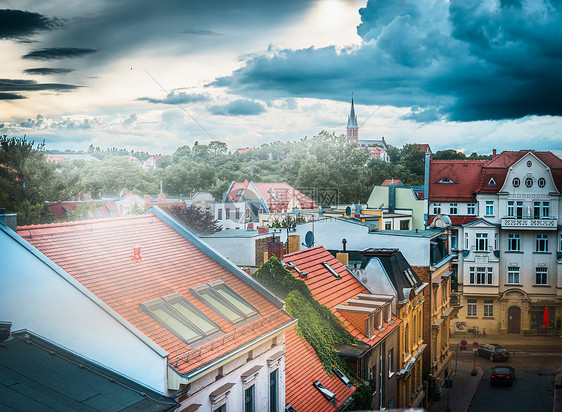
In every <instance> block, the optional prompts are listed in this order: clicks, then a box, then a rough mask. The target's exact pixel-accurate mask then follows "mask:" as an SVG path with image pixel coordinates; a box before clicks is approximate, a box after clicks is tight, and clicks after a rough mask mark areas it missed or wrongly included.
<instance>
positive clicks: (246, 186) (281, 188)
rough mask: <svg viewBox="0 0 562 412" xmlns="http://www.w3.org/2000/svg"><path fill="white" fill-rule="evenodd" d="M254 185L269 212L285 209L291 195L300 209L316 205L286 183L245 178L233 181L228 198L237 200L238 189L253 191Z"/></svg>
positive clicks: (238, 199)
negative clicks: (255, 180)
mask: <svg viewBox="0 0 562 412" xmlns="http://www.w3.org/2000/svg"><path fill="white" fill-rule="evenodd" d="M254 187H255V190H257V191H258V193H257V195H259V196H260V197H261V198H262V199H263V200H264V201H265V203H266V204H267V207H268V209H269V211H270V212H281V211H282V210H284V211H287V208H288V206H289V203H290V202H291V199H293V197H296V198H297V200H298V201H299V203H300V204H301V209H315V208H317V207H318V205H317V204H316V202H314V200H312V199H311V198H309V197H308V196H306V195H304V194H303V193H301V192H300V191H298V190H296V189H295V188H293V187H292V186H291V185H290V184H288V183H263V182H260V183H254V182H248V181H247V180H246V181H245V182H233V183H232V185H231V188H230V191H229V192H228V200H230V201H232V202H239V201H241V200H242V196H241V195H239V194H238V193H239V192H240V189H242V190H244V191H246V190H249V191H254ZM245 197H246V198H248V199H249V198H253V197H249V196H248V194H247V193H246V194H245Z"/></svg>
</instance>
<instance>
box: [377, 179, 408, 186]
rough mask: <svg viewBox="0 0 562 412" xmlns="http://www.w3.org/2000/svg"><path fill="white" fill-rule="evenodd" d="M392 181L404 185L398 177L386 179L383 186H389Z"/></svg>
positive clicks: (396, 184)
mask: <svg viewBox="0 0 562 412" xmlns="http://www.w3.org/2000/svg"><path fill="white" fill-rule="evenodd" d="M391 183H394V185H395V186H398V185H399V184H402V185H404V184H403V183H402V181H401V180H398V179H386V180H385V181H384V182H382V184H381V186H385V187H386V186H389V185H390V184H391Z"/></svg>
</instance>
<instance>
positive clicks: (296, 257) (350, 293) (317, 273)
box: [283, 246, 401, 345]
mask: <svg viewBox="0 0 562 412" xmlns="http://www.w3.org/2000/svg"><path fill="white" fill-rule="evenodd" d="M283 260H284V262H285V264H289V263H290V264H293V265H295V266H297V267H298V268H299V270H300V271H301V272H307V275H306V277H304V278H303V277H302V276H299V274H298V273H297V271H296V270H295V269H294V268H291V267H290V265H289V266H287V269H289V270H290V271H291V273H292V274H293V275H294V276H295V277H298V278H299V279H302V280H304V282H305V283H306V286H308V289H310V292H311V293H312V296H314V298H315V299H316V300H317V301H318V302H319V303H320V304H321V305H324V306H326V307H327V308H329V309H330V310H331V311H332V313H334V315H336V317H338V319H339V320H341V321H342V322H343V324H344V325H345V326H346V328H347V330H348V331H349V333H350V334H351V335H352V336H354V337H355V338H357V339H360V340H362V341H363V342H365V343H368V344H369V345H374V344H376V343H377V342H378V341H380V340H381V339H382V338H383V337H384V336H386V335H387V334H389V333H390V332H391V331H392V330H393V329H395V328H396V327H397V326H398V325H399V324H400V323H401V321H400V320H399V319H398V318H397V317H395V316H392V320H393V322H392V323H391V324H388V323H384V324H383V325H382V327H383V328H384V330H383V331H382V332H378V333H375V335H374V336H373V337H371V338H369V337H368V336H365V331H364V330H360V329H359V328H357V327H355V326H354V325H353V324H352V323H351V322H350V321H349V320H348V318H347V317H346V316H345V315H344V314H343V313H341V312H340V311H339V310H337V309H336V306H337V305H340V304H345V302H346V301H347V300H348V299H354V298H357V295H358V294H359V293H365V294H370V292H369V290H368V289H367V288H366V287H365V286H363V284H362V283H361V282H359V281H358V280H357V279H356V278H355V277H354V276H353V275H352V274H351V273H350V272H349V271H348V270H347V269H346V267H345V266H344V265H342V264H341V263H340V262H339V260H337V259H336V258H335V257H334V256H333V255H332V254H331V253H330V252H328V251H327V250H326V249H325V248H324V247H323V246H317V247H312V248H309V249H303V250H301V251H299V252H295V253H291V254H288V255H285V256H284V257H283ZM322 262H326V263H328V264H329V265H330V266H331V267H332V268H333V269H334V270H335V271H336V272H337V273H338V274H339V275H340V278H339V279H337V278H336V277H335V276H334V275H333V274H332V273H331V272H330V271H329V270H328V269H326V268H325V267H324V266H323V265H322Z"/></svg>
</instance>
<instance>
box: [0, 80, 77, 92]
mask: <svg viewBox="0 0 562 412" xmlns="http://www.w3.org/2000/svg"><path fill="white" fill-rule="evenodd" d="M78 87H81V86H75V85H73V84H63V83H37V82H36V81H35V80H20V79H0V92H13V91H17V92H24V91H30V92H34V91H42V90H53V91H58V92H62V91H69V90H73V89H77V88H78Z"/></svg>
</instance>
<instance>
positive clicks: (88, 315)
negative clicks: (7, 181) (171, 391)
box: [0, 228, 167, 394]
mask: <svg viewBox="0 0 562 412" xmlns="http://www.w3.org/2000/svg"><path fill="white" fill-rule="evenodd" d="M8 230H9V229H8ZM10 232H11V233H12V235H8V234H7V232H5V231H4V230H3V229H2V228H0V254H1V256H2V271H0V280H1V282H0V283H1V284H2V287H1V288H0V302H2V305H1V315H0V318H1V319H2V320H6V321H11V322H13V324H12V330H20V329H29V330H32V331H33V332H35V333H37V334H38V335H40V336H42V337H44V338H45V339H47V340H50V341H52V342H54V343H55V344H57V345H60V346H62V347H64V348H67V349H69V350H71V351H73V352H75V353H77V354H79V355H81V356H83V357H86V358H88V359H90V360H92V361H94V362H96V363H99V364H101V365H103V366H104V367H106V368H109V369H112V370H114V371H116V372H118V373H120V374H122V375H124V376H126V377H128V378H130V379H132V380H134V381H136V382H139V383H141V384H143V385H145V386H148V387H150V388H152V389H154V390H156V391H157V392H159V393H162V394H166V393H167V378H166V376H167V375H166V373H167V372H166V371H167V354H166V352H165V351H164V350H162V349H161V348H160V347H158V346H157V345H156V344H155V343H153V342H152V341H149V340H148V338H146V337H145V336H144V335H141V334H140V332H138V331H137V330H136V329H134V328H133V326H131V325H130V324H129V323H128V322H127V321H126V320H124V319H123V318H121V317H120V316H119V315H118V314H117V313H115V312H113V311H112V310H111V309H110V308H109V307H106V308H107V309H106V310H104V306H105V305H104V304H103V303H102V302H101V301H99V299H97V298H96V297H95V296H94V295H93V294H91V293H90V292H89V291H87V290H86V289H85V288H84V287H83V286H82V285H81V284H79V283H78V282H77V281H76V280H74V279H73V278H72V277H71V276H70V275H68V274H64V273H63V274H62V275H61V274H59V273H57V272H56V271H55V270H54V269H53V267H54V266H55V265H54V264H52V263H51V265H53V266H52V267H51V266H49V265H48V264H46V263H45V262H44V261H42V260H40V259H39V258H38V257H37V255H40V256H43V255H42V254H40V252H38V251H36V249H35V248H33V247H32V246H30V245H28V247H29V248H31V249H32V250H35V253H32V252H31V251H30V250H28V249H27V248H26V247H24V246H23V245H22V244H21V243H20V242H24V241H23V240H20V241H19V242H18V241H17V240H16V238H19V236H18V235H16V234H15V233H14V232H12V231H10ZM20 239H21V238H20ZM43 258H44V259H46V260H47V258H45V257H44V256H43ZM47 261H48V260H47ZM49 262H50V261H49ZM57 268H58V267H57ZM59 270H61V269H59ZM61 271H62V270H61ZM111 313H113V314H114V315H113V316H112V315H111ZM117 318H119V319H121V320H122V322H120V321H118V320H117ZM127 325H128V326H127Z"/></svg>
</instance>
